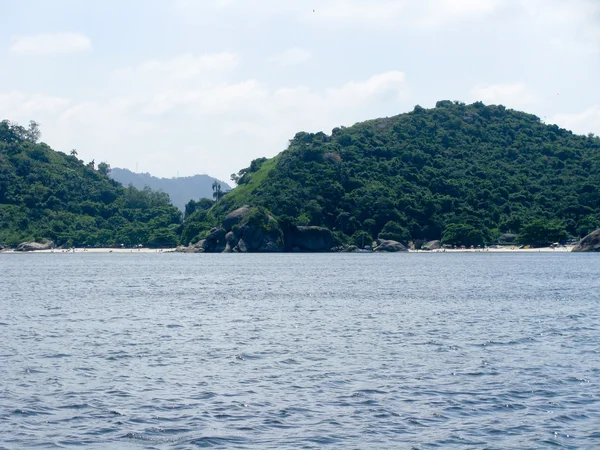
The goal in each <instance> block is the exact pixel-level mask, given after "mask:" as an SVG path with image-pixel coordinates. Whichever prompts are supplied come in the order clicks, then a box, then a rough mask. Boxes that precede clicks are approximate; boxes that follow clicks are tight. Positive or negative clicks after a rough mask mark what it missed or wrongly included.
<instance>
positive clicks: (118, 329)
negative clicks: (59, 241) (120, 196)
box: [0, 253, 600, 449]
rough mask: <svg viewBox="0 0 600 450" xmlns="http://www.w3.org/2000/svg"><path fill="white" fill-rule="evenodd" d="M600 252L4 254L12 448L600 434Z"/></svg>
mask: <svg viewBox="0 0 600 450" xmlns="http://www.w3.org/2000/svg"><path fill="white" fill-rule="evenodd" d="M599 275H600V255H598V254H569V253H561V254H497V253H496V254H494V253H470V254H443V253H436V254H389V255H378V254H272V255H205V254H201V255H185V254H135V253H133V254H91V253H87V254H84V253H75V254H72V253H70V254H25V255H0V280H1V287H0V448H3V449H4V448H6V449H22V448H69V447H81V446H85V447H87V448H134V449H136V448H139V449H142V448H143V449H179V448H203V447H209V448H248V449H271V448H272V449H275V448H277V449H283V448H293V449H300V448H307V449H309V448H324V447H328V448H358V449H364V448H417V449H429V448H443V449H446V448H461V449H462V448H478V449H481V448H486V449H505V448H569V449H571V448H573V449H575V448H586V449H589V448H600V276H599Z"/></svg>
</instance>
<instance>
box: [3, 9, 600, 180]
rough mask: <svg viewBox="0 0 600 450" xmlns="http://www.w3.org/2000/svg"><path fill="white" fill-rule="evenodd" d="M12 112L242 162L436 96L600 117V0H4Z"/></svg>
mask: <svg viewBox="0 0 600 450" xmlns="http://www.w3.org/2000/svg"><path fill="white" fill-rule="evenodd" d="M0 9H1V10H2V17H1V18H0V25H1V26H0V119H8V120H11V121H15V122H19V123H22V124H26V123H28V121H29V120H32V119H33V120H36V121H38V122H40V123H41V124H42V133H43V136H42V139H43V140H44V141H45V142H47V143H48V144H49V145H51V146H52V147H53V148H55V149H57V150H62V151H65V152H67V151H70V150H71V149H72V148H76V149H77V151H78V153H79V156H80V158H82V159H83V160H84V161H86V162H87V161H90V160H92V159H95V161H96V162H100V161H106V162H108V163H109V164H111V165H112V166H113V167H127V168H130V169H132V170H135V169H136V167H137V168H138V170H139V171H144V172H150V173H152V174H154V175H158V176H165V177H171V176H176V175H177V174H179V175H181V176H183V175H193V174H196V173H208V174H210V175H213V176H216V177H219V178H221V179H223V180H228V179H229V175H230V174H231V173H233V172H237V171H238V170H240V169H241V168H243V167H246V166H248V165H249V163H250V161H251V160H252V159H254V158H257V157H261V156H267V157H271V156H274V155H275V154H277V153H278V152H280V151H281V150H283V149H285V147H286V145H287V141H288V140H289V139H290V138H292V137H293V136H294V134H295V133H296V132H298V131H321V130H322V131H325V132H327V133H329V132H330V131H331V129H332V128H333V127H335V126H339V125H346V126H348V125H352V124H353V123H356V122H358V121H362V120H367V119H371V118H375V117H385V116H391V115H396V114H399V113H403V112H407V111H410V110H412V109H413V107H414V106H415V105H416V104H419V105H421V106H424V107H432V106H434V105H435V102H436V101H437V100H445V99H448V100H459V101H463V102H466V103H470V102H473V101H476V100H481V101H483V102H484V103H488V104H498V103H501V104H504V105H506V106H507V107H510V108H515V109H519V110H524V111H527V112H531V113H534V114H536V115H538V116H539V117H541V118H542V119H543V120H544V121H545V122H546V123H557V124H558V125H560V126H563V127H565V128H568V129H571V130H573V131H574V132H577V133H581V134H587V133H590V132H593V133H595V134H600V89H599V88H598V80H600V2H599V1H597V0H544V1H542V0H420V1H415V0H370V1H366V0H364V1H360V0H319V1H318V2H317V1H313V2H311V1H307V0H286V1H283V0H278V1H275V0H263V1H260V0H254V1H252V0H214V1H210V2H209V1H202V0H196V1H194V0H172V1H159V0H145V1H141V0H129V1H113V0H103V1H89V2H88V1H86V2H82V1H79V0H77V1H75V0H54V1H49V0H20V1H18V2H15V1H8V0H0Z"/></svg>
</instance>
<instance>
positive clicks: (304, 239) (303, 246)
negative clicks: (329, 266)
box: [286, 227, 334, 252]
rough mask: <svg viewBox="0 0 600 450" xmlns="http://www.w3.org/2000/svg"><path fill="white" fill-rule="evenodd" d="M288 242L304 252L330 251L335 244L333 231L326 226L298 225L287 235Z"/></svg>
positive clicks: (288, 244) (290, 246) (290, 245)
mask: <svg viewBox="0 0 600 450" xmlns="http://www.w3.org/2000/svg"><path fill="white" fill-rule="evenodd" d="M286 244H287V247H288V248H290V249H293V248H296V249H298V250H299V251H303V252H329V251H331V249H332V247H333V244H334V239H333V233H332V232H331V230H329V229H328V228H324V227H296V228H295V229H293V230H291V231H290V232H289V233H288V234H287V235H286Z"/></svg>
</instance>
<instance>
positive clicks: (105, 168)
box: [98, 162, 110, 176]
mask: <svg viewBox="0 0 600 450" xmlns="http://www.w3.org/2000/svg"><path fill="white" fill-rule="evenodd" d="M98 172H100V173H101V174H102V175H106V176H108V174H109V173H110V164H107V163H105V162H101V163H100V164H98Z"/></svg>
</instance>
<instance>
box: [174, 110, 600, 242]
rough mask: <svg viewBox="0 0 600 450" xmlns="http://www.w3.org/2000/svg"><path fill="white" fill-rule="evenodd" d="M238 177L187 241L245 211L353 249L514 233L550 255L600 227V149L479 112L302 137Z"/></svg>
mask: <svg viewBox="0 0 600 450" xmlns="http://www.w3.org/2000/svg"><path fill="white" fill-rule="evenodd" d="M236 177H237V178H238V185H239V186H238V187H237V188H235V189H234V190H233V191H232V192H231V193H229V194H227V195H225V196H224V197H223V198H222V199H221V200H220V201H219V202H217V203H216V204H215V205H214V206H213V207H212V208H210V209H208V210H206V209H200V210H199V211H196V212H194V213H192V214H189V215H188V216H187V218H186V221H185V223H184V230H183V236H182V242H184V243H187V242H189V241H195V240H197V239H198V238H200V237H203V235H205V234H206V231H207V228H208V227H210V226H212V225H215V224H217V223H218V222H219V221H220V220H221V219H222V218H223V216H224V215H225V214H226V213H227V212H229V211H231V210H232V209H234V208H237V207H239V206H242V205H245V204H247V205H251V206H262V207H265V208H267V209H268V210H270V211H271V212H272V213H273V214H274V215H275V216H276V217H278V218H279V221H280V223H282V224H283V225H284V227H285V225H286V224H289V225H291V226H293V225H317V226H323V227H327V228H329V229H331V230H334V231H336V232H337V233H336V236H337V238H338V240H339V241H340V242H344V241H346V242H350V241H351V240H354V242H355V243H359V242H360V241H361V240H362V236H363V235H364V236H366V237H367V238H376V237H381V238H387V239H394V240H398V241H402V242H406V241H409V240H418V239H423V240H434V239H442V240H443V241H444V242H446V243H451V244H459V245H461V244H464V245H481V244H486V243H490V242H492V241H493V240H494V239H495V238H497V236H498V235H499V234H500V233H503V232H506V233H508V232H510V233H516V234H519V235H520V240H521V242H523V243H530V244H534V245H544V244H546V243H547V242H553V241H555V240H564V239H566V238H567V237H568V236H569V235H570V236H573V237H582V236H585V235H586V234H587V233H589V232H591V231H593V230H594V229H596V228H598V227H600V139H599V138H597V137H594V136H593V135H591V134H590V135H589V136H579V135H574V134H573V133H571V132H570V131H567V130H564V129H561V128H559V127H558V126H556V125H546V124H544V123H542V122H541V121H540V119H539V118H538V117H536V116H533V115H530V114H526V113H523V112H518V111H514V110H510V109H506V108H505V107H503V106H485V105H484V104H482V103H480V102H478V103H474V104H472V105H465V104H463V103H459V102H450V101H441V102H438V103H437V105H436V107H435V108H433V109H424V108H421V107H419V106H417V107H415V109H414V110H413V111H412V112H410V113H407V114H401V115H398V116H395V117H389V118H383V119H376V120H371V121H367V122H363V123H359V124H356V125H354V126H352V127H348V128H345V127H340V128H335V129H334V130H333V131H332V133H331V135H326V134H325V133H314V134H313V133H303V132H301V133H298V134H296V136H295V137H294V138H293V139H292V140H291V141H290V144H289V147H288V148H287V150H285V151H283V152H282V153H280V154H279V155H277V156H276V157H275V158H273V159H264V158H262V159H259V160H255V161H253V162H252V164H251V166H250V167H248V168H247V169H243V170H242V171H240V172H239V173H238V174H237V175H236Z"/></svg>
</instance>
